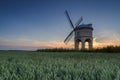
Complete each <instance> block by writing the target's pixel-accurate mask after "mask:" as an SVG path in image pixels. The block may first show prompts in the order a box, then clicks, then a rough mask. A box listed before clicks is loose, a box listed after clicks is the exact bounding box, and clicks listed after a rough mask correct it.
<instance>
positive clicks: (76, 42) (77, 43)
mask: <svg viewBox="0 0 120 80" xmlns="http://www.w3.org/2000/svg"><path fill="white" fill-rule="evenodd" d="M78 49H79V42H78V41H77V40H75V50H78Z"/></svg>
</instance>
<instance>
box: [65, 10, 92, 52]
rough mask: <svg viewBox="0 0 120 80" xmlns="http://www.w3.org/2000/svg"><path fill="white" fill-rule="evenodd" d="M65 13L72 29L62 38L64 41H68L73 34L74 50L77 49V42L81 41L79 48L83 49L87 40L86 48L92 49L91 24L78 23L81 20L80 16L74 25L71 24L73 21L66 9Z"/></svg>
mask: <svg viewBox="0 0 120 80" xmlns="http://www.w3.org/2000/svg"><path fill="white" fill-rule="evenodd" d="M65 14H66V16H67V18H68V21H69V23H70V25H71V27H72V29H73V30H72V31H71V32H70V34H69V35H68V36H67V37H66V39H65V40H64V42H65V43H68V41H69V40H70V39H71V36H72V34H74V47H75V49H76V50H78V49H79V43H80V42H81V45H80V46H81V50H85V43H86V42H88V46H89V47H88V49H89V50H92V49H93V27H92V24H80V23H81V22H82V20H83V18H82V17H81V18H80V20H78V22H77V24H76V25H75V27H74V26H73V23H72V21H71V19H70V17H69V14H68V12H67V11H65Z"/></svg>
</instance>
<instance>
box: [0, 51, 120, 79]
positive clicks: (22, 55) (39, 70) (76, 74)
mask: <svg viewBox="0 0 120 80" xmlns="http://www.w3.org/2000/svg"><path fill="white" fill-rule="evenodd" d="M119 61H120V54H116V53H114V54H113V53H101V52H97V53H95V52H94V53H93V52H39V51H38V52H37V51H0V80H120V62H119Z"/></svg>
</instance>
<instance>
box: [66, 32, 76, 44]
mask: <svg viewBox="0 0 120 80" xmlns="http://www.w3.org/2000/svg"><path fill="white" fill-rule="evenodd" d="M73 32H74V30H72V31H71V32H70V34H69V35H68V36H67V37H66V38H65V40H64V43H68V42H69V40H70V39H71V38H72V36H73Z"/></svg>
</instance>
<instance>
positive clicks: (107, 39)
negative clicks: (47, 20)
mask: <svg viewBox="0 0 120 80" xmlns="http://www.w3.org/2000/svg"><path fill="white" fill-rule="evenodd" d="M108 45H114V46H115V45H116V46H120V34H118V33H117V32H104V31H103V32H100V33H98V34H97V36H95V38H94V39H93V46H94V48H99V47H104V46H108ZM0 46H1V47H2V48H0V49H3V48H5V47H7V48H6V49H9V48H8V47H12V49H16V47H17V49H34V50H35V49H43V48H74V42H73V41H71V42H69V43H68V44H67V45H66V44H65V43H64V42H63V41H60V40H57V41H40V40H37V39H36V40H35V39H31V38H25V37H19V38H3V37H0Z"/></svg>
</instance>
